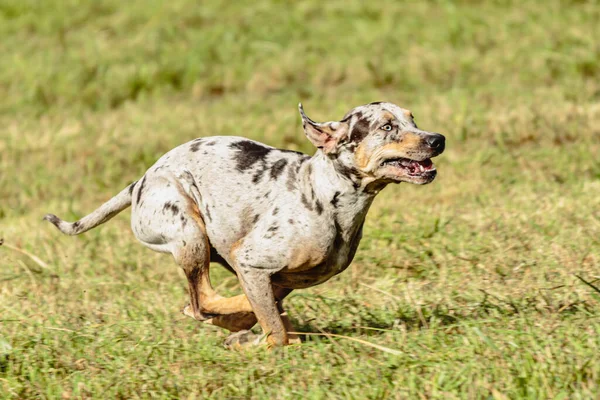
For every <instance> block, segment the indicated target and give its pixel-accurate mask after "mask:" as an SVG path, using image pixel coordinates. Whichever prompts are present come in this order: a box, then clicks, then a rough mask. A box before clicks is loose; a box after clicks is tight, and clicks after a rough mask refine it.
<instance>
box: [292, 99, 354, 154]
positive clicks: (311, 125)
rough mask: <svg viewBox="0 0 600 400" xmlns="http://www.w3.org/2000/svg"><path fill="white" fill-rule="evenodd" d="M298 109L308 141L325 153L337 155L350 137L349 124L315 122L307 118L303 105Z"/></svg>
mask: <svg viewBox="0 0 600 400" xmlns="http://www.w3.org/2000/svg"><path fill="white" fill-rule="evenodd" d="M298 109H299V110H300V116H301V117H302V128H304V133H306V137H308V140H310V141H311V143H312V144H314V145H315V146H317V147H318V148H319V149H322V150H323V151H324V152H325V153H335V151H336V150H337V147H338V145H339V144H340V143H341V142H342V141H343V140H344V139H346V138H347V137H348V127H349V126H348V123H347V122H337V121H331V122H323V123H319V122H315V121H313V120H312V119H310V118H308V117H307V116H306V114H305V113H304V109H303V108H302V103H300V104H298Z"/></svg>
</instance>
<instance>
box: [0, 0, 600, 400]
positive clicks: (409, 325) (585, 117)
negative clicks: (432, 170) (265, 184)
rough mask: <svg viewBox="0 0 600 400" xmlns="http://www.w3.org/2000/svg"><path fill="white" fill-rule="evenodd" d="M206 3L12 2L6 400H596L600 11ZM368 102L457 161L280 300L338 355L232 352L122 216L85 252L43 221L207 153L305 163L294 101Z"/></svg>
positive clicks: (335, 107)
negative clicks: (241, 152) (309, 282)
mask: <svg viewBox="0 0 600 400" xmlns="http://www.w3.org/2000/svg"><path fill="white" fill-rule="evenodd" d="M198 4H199V3H196V2H192V1H185V0H171V1H169V2H161V1H154V0H153V1H145V2H121V1H117V0H111V1H94V2H86V1H75V0H68V1H43V2H42V1H35V0H0V37H1V39H0V237H1V238H4V245H3V246H2V247H0V398H34V397H35V398H49V399H55V398H65V399H67V398H90V397H93V398H103V399H108V398H138V397H139V398H149V397H157V398H190V399H191V398H215V399H221V398H254V399H265V398H274V399H284V398H311V399H312V398H315V399H316V398H356V399H362V398H371V399H384V398H399V399H408V398H410V399H412V398H421V399H429V398H439V399H454V398H467V399H492V398H493V399H509V398H510V399H514V398H528V399H543V398H553V399H594V398H600V289H599V288H600V24H599V23H598V21H599V20H600V4H599V3H598V2H596V1H589V2H586V1H566V0H565V1H558V0H548V1H544V2H542V1H539V2H534V1H526V2H512V1H486V2H475V1H466V0H465V1H460V2H449V1H443V0H439V1H433V0H431V1H423V2H408V1H406V2H370V3H367V2H360V1H358V0H349V1H343V2H342V1H333V2H322V1H306V2H298V3H295V5H293V6H292V5H290V3H288V2H283V1H264V0H257V1H255V2H253V3H252V4H251V5H250V3H247V4H246V5H242V3H240V2H226V1H221V2H216V1H206V2H202V3H201V5H198ZM378 100H385V101H391V102H395V103H397V104H400V105H401V106H404V107H405V108H409V109H411V110H412V111H413V113H414V114H415V117H416V122H417V123H418V124H419V127H421V128H423V129H426V130H430V131H437V132H441V133H444V134H445V135H446V137H447V150H446V152H445V153H444V154H443V155H442V156H441V157H440V158H439V159H438V161H437V165H438V170H439V174H438V178H437V179H436V180H435V182H434V183H433V184H431V185H427V186H423V187H417V186H411V185H408V184H402V185H399V186H393V187H388V188H387V189H386V190H385V191H384V192H383V193H382V194H380V195H379V197H378V198H377V199H376V200H375V203H374V205H373V208H372V209H371V212H370V214H369V216H368V218H367V223H366V225H365V230H364V239H363V241H362V243H361V245H360V248H359V250H358V253H357V256H356V258H355V261H354V262H353V264H352V266H351V267H350V268H349V269H348V270H347V271H346V272H344V273H343V274H341V275H339V276H337V277H334V278H333V279H332V280H330V281H329V282H327V283H325V284H323V285H320V286H317V287H314V288H311V289H307V290H300V291H296V292H294V293H292V295H291V296H290V297H289V300H287V302H286V307H287V308H288V310H289V313H290V315H291V318H292V320H293V322H294V324H295V325H296V326H297V327H298V329H299V330H301V331H304V332H310V333H321V334H335V335H338V336H335V337H334V336H327V335H325V336H317V335H307V336H306V340H305V343H303V345H301V346H292V347H288V348H284V349H275V350H273V351H270V352H267V351H265V350H264V349H256V350H251V351H248V352H243V353H239V352H232V351H227V350H225V349H223V348H222V342H223V340H224V338H225V337H226V332H224V331H221V330H219V329H217V328H214V327H212V326H205V325H203V324H201V323H198V322H195V321H193V320H191V319H189V318H187V317H184V316H183V315H181V314H180V309H181V307H182V306H183V305H184V304H185V302H186V301H187V292H186V288H187V285H186V281H185V278H184V275H183V273H182V271H180V270H179V269H178V267H177V266H176V265H175V263H174V262H173V261H172V259H171V258H170V257H169V256H166V255H161V254H158V253H154V252H152V251H150V250H148V249H146V248H144V247H143V246H141V245H139V244H138V243H137V242H136V240H135V238H134V237H133V234H132V233H131V231H130V229H129V225H128V217H129V211H126V212H123V213H122V214H121V215H119V216H118V217H116V218H115V219H113V220H112V221H111V222H110V223H108V224H106V225H103V226H101V227H99V228H97V229H95V230H93V231H90V232H88V233H86V234H84V235H81V236H78V237H75V238H70V237H65V236H62V235H60V234H59V232H57V231H56V230H55V229H54V227H53V226H51V225H50V224H48V223H43V222H42V221H41V218H42V216H43V215H44V214H45V213H46V212H54V213H56V214H57V215H59V216H62V217H64V218H66V219H71V220H73V219H76V218H78V217H81V216H83V215H85V214H87V213H89V212H90V211H92V210H93V209H95V208H96V207H97V206H98V205H99V204H101V203H102V202H103V201H105V200H106V199H108V198H110V197H111V196H112V195H114V194H116V193H117V192H118V191H120V190H121V189H122V188H124V187H125V186H126V185H127V184H128V183H129V182H131V181H133V180H136V179H138V178H139V177H140V176H141V175H142V174H143V173H144V171H145V169H146V168H147V167H149V166H150V165H151V164H152V163H153V162H154V161H155V160H156V159H157V158H158V157H159V156H160V155H162V154H163V153H164V152H166V151H168V150H169V149H171V148H172V147H174V146H176V145H178V144H180V143H183V142H185V141H188V140H191V139H193V138H196V137H198V136H210V135H215V134H232V135H242V136H247V137H250V138H253V139H257V140H260V141H263V142H265V143H268V144H270V145H274V146H280V147H285V148H289V149H294V150H301V151H305V152H310V153H312V151H313V150H312V149H311V147H310V144H309V143H308V141H307V140H306V139H305V138H304V136H303V133H302V129H301V126H300V118H299V116H298V114H297V109H296V105H297V103H298V102H299V101H302V102H303V104H304V106H305V108H306V110H307V113H308V114H309V115H310V116H311V117H313V118H315V119H318V120H331V119H340V118H341V117H342V116H343V114H344V113H345V112H346V111H347V110H349V109H350V108H352V107H354V106H356V105H359V104H363V103H368V102H371V101H378ZM213 271H214V280H215V282H216V286H217V287H218V290H219V291H220V292H222V293H224V294H228V295H229V294H234V293H239V292H240V289H239V286H238V285H237V283H236V280H235V279H234V278H233V277H232V276H231V275H229V274H228V273H227V272H226V271H224V270H222V269H218V268H214V269H213ZM357 340H360V341H362V342H359V341H357ZM375 345H377V346H382V347H379V348H378V347H375Z"/></svg>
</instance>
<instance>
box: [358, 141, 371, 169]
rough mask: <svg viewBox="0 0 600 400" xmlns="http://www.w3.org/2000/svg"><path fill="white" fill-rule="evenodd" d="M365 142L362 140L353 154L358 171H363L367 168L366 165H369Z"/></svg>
mask: <svg viewBox="0 0 600 400" xmlns="http://www.w3.org/2000/svg"><path fill="white" fill-rule="evenodd" d="M365 143H366V141H365V140H363V141H362V142H361V143H360V144H359V145H358V147H357V148H356V151H355V152H354V159H355V161H356V166H357V167H358V168H359V169H365V168H366V167H367V165H368V164H369V158H370V157H369V155H368V154H367V146H366V144H365Z"/></svg>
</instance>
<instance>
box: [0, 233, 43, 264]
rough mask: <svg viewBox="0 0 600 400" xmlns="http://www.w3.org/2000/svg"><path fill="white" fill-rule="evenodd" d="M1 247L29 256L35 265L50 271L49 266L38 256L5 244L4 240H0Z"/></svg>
mask: <svg viewBox="0 0 600 400" xmlns="http://www.w3.org/2000/svg"><path fill="white" fill-rule="evenodd" d="M0 246H4V247H6V248H8V249H11V250H13V251H16V252H17V253H21V254H23V255H24V256H27V257H28V258H29V259H31V261H33V262H34V263H36V264H37V265H39V266H40V267H42V268H44V269H49V267H48V264H46V263H45V262H44V261H42V259H41V258H39V257H38V256H36V255H35V254H31V253H30V252H28V251H25V250H23V249H20V248H18V247H15V246H13V245H11V244H8V243H4V239H0Z"/></svg>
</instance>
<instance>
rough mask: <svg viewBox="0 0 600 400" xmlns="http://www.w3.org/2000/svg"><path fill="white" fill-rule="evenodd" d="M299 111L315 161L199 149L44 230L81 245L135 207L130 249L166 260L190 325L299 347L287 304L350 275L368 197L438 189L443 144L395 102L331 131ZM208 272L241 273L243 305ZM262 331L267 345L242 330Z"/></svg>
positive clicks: (184, 150)
mask: <svg viewBox="0 0 600 400" xmlns="http://www.w3.org/2000/svg"><path fill="white" fill-rule="evenodd" d="M299 108H300V114H301V116H302V126H303V127H304V132H305V133H306V136H307V137H308V139H309V140H310V141H311V142H312V143H313V144H314V145H315V146H316V147H317V151H316V153H315V155H314V156H312V157H310V156H308V155H305V154H302V153H298V152H295V151H289V150H280V149H275V148H273V147H270V146H266V145H264V144H262V143H258V142H255V141H252V140H249V139H245V138H242V137H234V136H215V137H204V138H199V139H195V140H193V141H191V142H189V143H186V144H183V145H181V146H179V147H177V148H175V149H173V150H171V151H170V152H168V153H166V154H165V155H164V156H163V157H161V158H160V159H159V160H158V161H157V162H156V164H154V165H153V166H152V167H150V169H149V170H148V171H147V172H146V173H145V174H144V176H143V177H142V178H141V179H140V180H139V181H137V182H134V183H132V184H131V185H129V186H128V187H127V188H125V189H124V190H123V191H121V192H120V193H119V194H117V195H116V196H115V197H113V198H112V199H110V200H109V201H107V202H106V203H104V204H103V205H102V206H100V208H98V209H97V210H95V211H94V212H92V213H91V214H89V215H88V216H86V217H84V218H82V219H81V220H79V221H77V222H73V223H69V222H65V221H63V220H61V219H59V218H58V217H56V216H55V215H52V214H48V215H46V217H45V219H47V220H48V221H50V222H52V223H53V224H54V225H56V226H57V227H58V229H60V231H61V232H63V233H65V234H68V235H77V234H80V233H83V232H85V231H87V230H89V229H92V228H94V227H96V226H98V225H100V224H102V223H104V222H106V221H108V220H109V219H111V218H112V217H114V216H115V215H116V214H118V213H119V212H121V211H122V210H124V209H125V208H127V207H129V206H130V205H131V206H132V215H131V227H132V229H133V232H134V234H135V236H136V237H137V239H138V240H139V241H140V242H142V243H143V244H144V245H145V246H147V247H149V248H151V249H152V250H155V251H159V252H163V253H170V254H172V255H173V257H174V258H175V261H176V262H177V263H178V264H179V265H180V266H181V267H182V268H183V270H184V271H185V274H186V276H187V279H188V283H189V292H190V303H189V304H188V305H187V306H185V308H184V309H183V313H184V314H185V315H187V316H189V317H192V318H194V319H196V320H199V321H204V322H208V323H212V324H214V325H217V326H221V327H224V328H226V329H228V330H230V331H232V332H237V333H234V334H232V335H231V336H230V337H229V338H228V339H227V341H226V344H227V345H229V346H239V345H255V344H260V343H263V342H267V343H268V344H269V345H275V346H279V345H286V344H289V343H294V342H297V341H298V337H297V336H295V335H294V334H288V332H292V331H293V328H292V326H291V324H290V322H289V319H288V317H287V315H286V314H285V312H284V311H283V308H282V300H283V298H284V297H285V296H287V295H288V294H289V293H290V292H291V291H292V290H293V289H300V288H306V287H309V286H314V285H318V284H320V283H323V282H325V281H327V280H328V279H329V278H331V277H332V276H334V275H336V274H339V273H340V272H342V271H343V270H344V269H346V268H347V267H348V265H349V264H350V263H351V261H352V259H353V257H354V254H355V252H356V249H357V247H358V243H359V242H360V239H361V237H362V227H363V224H364V221H365V216H366V214H367V211H368V210H369V207H370V206H371V203H372V202H373V199H374V198H375V195H377V193H379V191H381V190H382V189H383V188H384V187H385V186H387V185H388V184H390V183H399V182H409V183H415V184H421V185H422V184H426V183H429V182H431V181H433V179H434V178H435V176H436V169H435V167H434V166H433V163H432V162H431V158H432V157H435V156H437V155H439V154H441V153H442V152H443V151H444V147H445V138H444V136H442V135H440V134H438V133H431V132H426V131H423V130H420V129H418V128H417V126H416V124H415V123H414V121H413V116H412V114H411V113H410V111H408V110H405V109H402V108H400V107H398V106H396V105H394V104H391V103H382V102H377V103H370V104H367V105H363V106H360V107H356V108H354V109H353V110H351V111H350V112H349V113H348V114H346V116H344V118H343V119H342V120H341V121H335V122H326V123H317V122H315V121H313V120H311V119H310V118H308V117H307V116H306V114H305V113H304V111H303V109H302V105H300V107H299ZM210 261H216V262H218V263H221V264H222V265H224V266H225V267H226V268H228V269H229V270H230V271H232V272H234V273H235V274H237V276H238V278H239V281H240V284H241V286H242V288H243V290H244V293H245V294H242V295H239V296H235V297H230V298H225V297H221V296H219V295H218V294H217V293H216V292H215V290H214V289H213V287H212V285H211V282H210V277H209V262H210ZM257 321H258V323H259V324H260V326H261V328H262V330H263V335H254V334H252V333H251V332H250V331H249V329H250V328H252V327H253V326H254V325H255V324H256V322H257Z"/></svg>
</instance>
